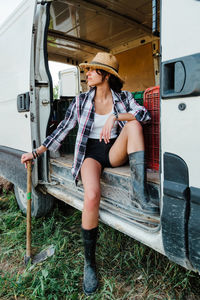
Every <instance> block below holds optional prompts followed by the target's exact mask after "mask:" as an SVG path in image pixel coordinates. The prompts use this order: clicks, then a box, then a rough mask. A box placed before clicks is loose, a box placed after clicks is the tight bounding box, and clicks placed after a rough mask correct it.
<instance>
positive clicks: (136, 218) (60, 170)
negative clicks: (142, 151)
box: [48, 154, 160, 231]
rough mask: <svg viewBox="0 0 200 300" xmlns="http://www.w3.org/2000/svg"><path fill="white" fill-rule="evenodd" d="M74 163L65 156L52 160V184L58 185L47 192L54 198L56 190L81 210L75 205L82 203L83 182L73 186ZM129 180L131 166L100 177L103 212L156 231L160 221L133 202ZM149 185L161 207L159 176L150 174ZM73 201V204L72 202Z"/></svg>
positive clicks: (155, 201)
mask: <svg viewBox="0 0 200 300" xmlns="http://www.w3.org/2000/svg"><path fill="white" fill-rule="evenodd" d="M72 162H73V154H62V155H61V156H60V157H58V158H51V159H50V176H51V181H52V182H55V186H54V188H53V187H52V188H50V187H48V191H49V192H50V193H51V194H54V192H53V191H54V190H55V189H57V192H58V190H59V193H58V194H59V195H60V197H59V198H60V199H61V200H63V201H64V202H66V203H68V204H70V205H72V206H74V207H77V208H79V207H78V205H76V199H77V201H82V202H83V185H82V182H81V180H79V182H78V185H77V186H76V185H75V184H74V182H73V179H72V175H71V167H72ZM130 176H131V174H130V168H129V165H128V164H127V165H125V166H121V167H117V168H105V169H104V170H103V172H102V175H101V195H102V198H101V204H100V209H103V210H107V211H109V212H110V213H112V214H116V215H118V216H119V217H120V218H123V219H125V220H126V221H128V222H131V223H136V224H137V225H138V226H140V227H143V228H146V229H148V230H150V229H151V230H153V231H154V230H156V228H157V227H158V225H159V223H160V217H159V216H149V215H146V214H144V213H142V212H141V210H140V209H139V208H138V205H137V203H136V202H133V200H131V181H130ZM147 181H148V188H149V192H150V198H151V201H152V202H154V203H156V204H157V205H159V200H160V196H159V195H160V179H159V173H158V172H156V171H153V170H147ZM55 194H56V193H55ZM64 195H65V196H64ZM67 195H68V196H69V197H67ZM72 198H73V201H72V200H71V199H72ZM81 209H82V208H81Z"/></svg>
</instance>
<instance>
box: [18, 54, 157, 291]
mask: <svg viewBox="0 0 200 300" xmlns="http://www.w3.org/2000/svg"><path fill="white" fill-rule="evenodd" d="M80 67H81V68H84V69H87V73H86V75H87V81H88V85H89V87H90V90H89V91H88V92H87V93H82V94H81V95H80V96H78V97H76V98H75V99H74V101H73V102H72V103H71V105H70V106H69V108H68V110H67V112H66V116H65V119H64V120H63V121H62V122H61V123H60V124H59V125H58V127H57V129H56V130H55V131H54V132H53V133H52V134H51V135H50V136H48V137H47V138H46V140H45V141H44V142H43V144H42V145H41V146H40V147H39V148H37V149H36V150H35V151H33V152H32V153H26V154H23V155H22V159H21V161H22V163H26V161H28V160H31V159H33V158H36V157H38V156H39V155H41V154H42V153H43V152H45V151H46V150H47V149H49V150H54V151H56V150H57V149H58V148H59V147H60V145H61V142H62V141H63V140H64V138H65V137H66V135H67V134H68V132H69V131H70V130H71V129H72V128H74V127H75V125H76V123H77V122H78V124H79V129H78V133H77V138H76V145H75V153H74V163H73V167H72V175H73V177H74V179H75V181H77V180H78V176H79V175H81V179H82V182H83V187H84V208H83V213H82V237H83V242H84V248H85V265H84V281H83V288H84V292H85V293H86V294H88V295H89V294H91V293H93V292H94V291H95V290H96V289H97V287H98V279H97V274H96V264H95V248H96V239H97V230H98V216H99V203H100V197H101V190H100V176H101V172H102V169H103V168H104V167H118V166H121V165H123V164H124V163H126V162H127V160H128V159H129V163H130V168H131V174H132V187H133V200H134V201H135V202H137V203H138V206H139V208H140V209H141V210H142V212H143V213H147V214H150V215H152V214H157V213H158V208H157V207H156V206H154V205H153V204H151V203H149V197H148V193H147V189H146V182H145V176H146V174H145V162H144V138H143V130H142V126H141V125H140V122H141V123H146V122H148V121H149V120H150V115H149V113H148V112H147V110H146V109H145V108H144V107H142V106H140V105H138V104H137V103H136V102H135V101H134V99H133V97H132V94H131V93H129V92H125V91H123V92H121V88H122V86H123V80H122V79H121V78H120V76H119V74H118V69H119V65H118V62H117V59H116V57H115V56H113V55H112V54H109V53H104V52H100V53H98V54H97V55H96V56H95V57H94V59H93V60H92V62H91V63H82V64H80ZM119 131H121V132H120V133H119Z"/></svg>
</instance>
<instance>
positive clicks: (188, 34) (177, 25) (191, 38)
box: [161, 0, 200, 61]
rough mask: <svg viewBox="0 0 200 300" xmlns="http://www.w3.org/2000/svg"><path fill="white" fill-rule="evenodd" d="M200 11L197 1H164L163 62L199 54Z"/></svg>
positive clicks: (162, 19)
mask: <svg viewBox="0 0 200 300" xmlns="http://www.w3.org/2000/svg"><path fill="white" fill-rule="evenodd" d="M199 9H200V2H199V1H196V0H176V1H174V0H168V1H165V0H162V8H161V10H162V17H161V30H162V32H161V44H162V61H166V60H170V59H174V58H177V57H182V56H187V55H191V54H195V53H198V52H199V49H200V43H199V39H198V36H199V26H200V20H199Z"/></svg>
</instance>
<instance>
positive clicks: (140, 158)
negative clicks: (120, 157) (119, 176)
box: [129, 151, 159, 215]
mask: <svg viewBox="0 0 200 300" xmlns="http://www.w3.org/2000/svg"><path fill="white" fill-rule="evenodd" d="M129 164H130V169H131V185H132V188H133V200H134V201H136V202H137V204H138V205H139V209H141V210H142V211H143V212H144V213H146V214H150V215H157V214H158V213H159V207H157V206H156V205H155V204H153V203H150V202H149V200H150V198H149V192H148V188H147V183H146V166H145V157H144V151H137V152H133V153H130V154H129Z"/></svg>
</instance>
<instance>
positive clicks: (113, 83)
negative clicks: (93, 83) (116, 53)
mask: <svg viewBox="0 0 200 300" xmlns="http://www.w3.org/2000/svg"><path fill="white" fill-rule="evenodd" d="M96 72H97V74H99V75H101V76H102V82H103V81H104V80H105V78H106V75H108V74H109V75H110V76H109V79H108V84H109V86H110V88H111V89H112V90H113V91H114V92H117V93H120V92H121V89H122V87H123V82H122V81H121V80H120V79H119V78H118V77H116V76H114V75H113V74H110V73H108V72H106V71H104V70H101V69H96Z"/></svg>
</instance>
